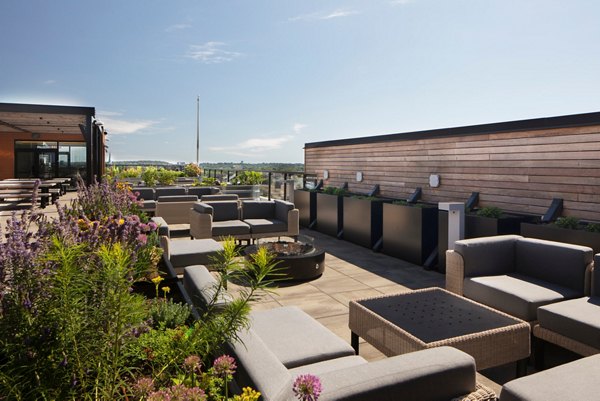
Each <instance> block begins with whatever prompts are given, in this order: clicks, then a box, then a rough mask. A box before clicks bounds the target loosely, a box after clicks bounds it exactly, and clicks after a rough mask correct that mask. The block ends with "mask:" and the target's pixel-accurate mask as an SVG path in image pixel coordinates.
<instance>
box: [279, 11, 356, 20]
mask: <svg viewBox="0 0 600 401" xmlns="http://www.w3.org/2000/svg"><path fill="white" fill-rule="evenodd" d="M356 14H359V12H358V11H356V10H347V9H342V8H338V9H337V10H334V11H331V12H320V13H312V14H303V15H298V16H296V17H290V18H288V21H317V20H329V19H334V18H342V17H349V16H351V15H356Z"/></svg>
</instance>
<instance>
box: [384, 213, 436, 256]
mask: <svg viewBox="0 0 600 401" xmlns="http://www.w3.org/2000/svg"><path fill="white" fill-rule="evenodd" d="M437 240H438V209H437V208H433V207H425V208H420V207H415V206H408V205H394V204H384V205H383V248H382V250H381V251H382V252H383V253H385V254H387V255H391V256H395V257H397V258H400V259H402V260H406V261H407V262H411V263H414V264H417V265H423V264H424V263H425V261H426V260H427V258H428V257H429V255H430V254H431V253H432V252H433V250H434V249H435V247H436V246H437Z"/></svg>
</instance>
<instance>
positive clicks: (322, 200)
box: [315, 193, 344, 238]
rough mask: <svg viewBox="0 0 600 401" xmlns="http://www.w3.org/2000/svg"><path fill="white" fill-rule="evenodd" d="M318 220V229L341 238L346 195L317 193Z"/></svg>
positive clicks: (316, 226)
mask: <svg viewBox="0 0 600 401" xmlns="http://www.w3.org/2000/svg"><path fill="white" fill-rule="evenodd" d="M316 222H317V223H316V225H315V229H316V230H317V231H319V232H321V233H323V234H327V235H331V236H332V237H337V238H340V236H341V234H342V229H343V224H344V197H343V196H339V195H330V194H324V193H317V216H316Z"/></svg>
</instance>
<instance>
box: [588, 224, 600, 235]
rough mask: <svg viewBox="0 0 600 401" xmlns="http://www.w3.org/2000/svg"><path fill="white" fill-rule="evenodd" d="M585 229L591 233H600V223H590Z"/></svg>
mask: <svg viewBox="0 0 600 401" xmlns="http://www.w3.org/2000/svg"><path fill="white" fill-rule="evenodd" d="M585 230H586V231H589V232H591V233H600V223H589V224H588V225H587V226H585Z"/></svg>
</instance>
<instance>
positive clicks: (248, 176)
mask: <svg viewBox="0 0 600 401" xmlns="http://www.w3.org/2000/svg"><path fill="white" fill-rule="evenodd" d="M264 181H265V177H264V176H263V173H261V172H259V171H241V172H239V173H238V174H237V175H236V176H235V177H233V178H232V179H231V183H232V184H233V185H259V184H262V183H263V182H264Z"/></svg>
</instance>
